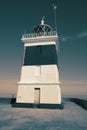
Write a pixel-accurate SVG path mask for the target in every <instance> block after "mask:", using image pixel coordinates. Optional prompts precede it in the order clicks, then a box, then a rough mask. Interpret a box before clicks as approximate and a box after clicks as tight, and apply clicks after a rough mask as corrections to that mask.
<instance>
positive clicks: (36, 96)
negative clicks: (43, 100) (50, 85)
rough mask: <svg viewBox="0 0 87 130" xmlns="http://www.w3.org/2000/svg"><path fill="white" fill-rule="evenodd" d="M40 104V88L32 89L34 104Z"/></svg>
mask: <svg viewBox="0 0 87 130" xmlns="http://www.w3.org/2000/svg"><path fill="white" fill-rule="evenodd" d="M39 103H40V88H35V89H34V104H39Z"/></svg>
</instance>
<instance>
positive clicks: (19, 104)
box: [12, 103, 63, 109]
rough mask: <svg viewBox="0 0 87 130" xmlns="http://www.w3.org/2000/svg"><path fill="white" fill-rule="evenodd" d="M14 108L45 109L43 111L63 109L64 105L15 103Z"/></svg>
mask: <svg viewBox="0 0 87 130" xmlns="http://www.w3.org/2000/svg"><path fill="white" fill-rule="evenodd" d="M12 107H19V108H43V109H63V103H61V104H33V103H13V104H12Z"/></svg>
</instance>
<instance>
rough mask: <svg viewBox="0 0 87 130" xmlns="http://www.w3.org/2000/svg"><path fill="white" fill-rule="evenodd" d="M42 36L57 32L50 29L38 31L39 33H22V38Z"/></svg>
mask: <svg viewBox="0 0 87 130" xmlns="http://www.w3.org/2000/svg"><path fill="white" fill-rule="evenodd" d="M42 36H57V32H56V31H51V32H39V33H29V34H23V35H22V38H35V37H42Z"/></svg>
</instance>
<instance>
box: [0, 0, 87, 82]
mask: <svg viewBox="0 0 87 130" xmlns="http://www.w3.org/2000/svg"><path fill="white" fill-rule="evenodd" d="M53 3H54V4H56V6H57V12H56V13H57V30H58V36H59V47H60V51H59V56H58V59H59V72H60V81H61V80H78V81H84V82H86V81H87V0H36V1H35V0H21V1H20V0H15V1H14V0H0V79H1V80H4V79H17V80H18V79H19V78H20V74H21V66H22V62H23V43H22V42H21V37H22V34H24V33H25V32H26V33H31V32H32V30H33V27H35V26H37V25H38V24H40V21H41V19H42V17H43V16H45V23H46V24H48V25H50V26H51V27H52V28H53V29H55V23H54V21H55V20H54V11H53V7H52V4H53Z"/></svg>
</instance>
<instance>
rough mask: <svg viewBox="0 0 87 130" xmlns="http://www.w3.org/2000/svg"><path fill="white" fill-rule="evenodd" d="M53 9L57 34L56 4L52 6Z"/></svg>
mask: <svg viewBox="0 0 87 130" xmlns="http://www.w3.org/2000/svg"><path fill="white" fill-rule="evenodd" d="M52 6H53V9H54V15H55V31H56V32H57V18H56V9H57V6H56V5H55V4H52Z"/></svg>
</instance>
